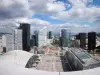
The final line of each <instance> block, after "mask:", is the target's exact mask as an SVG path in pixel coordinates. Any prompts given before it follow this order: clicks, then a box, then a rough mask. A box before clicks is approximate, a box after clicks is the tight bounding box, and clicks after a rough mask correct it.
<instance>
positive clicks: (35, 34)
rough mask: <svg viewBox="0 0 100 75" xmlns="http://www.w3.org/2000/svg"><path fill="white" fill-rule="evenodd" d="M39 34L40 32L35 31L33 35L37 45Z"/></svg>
mask: <svg viewBox="0 0 100 75" xmlns="http://www.w3.org/2000/svg"><path fill="white" fill-rule="evenodd" d="M38 36H39V32H38V31H34V35H33V40H34V46H37V47H38Z"/></svg>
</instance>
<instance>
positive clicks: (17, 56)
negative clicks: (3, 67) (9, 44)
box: [0, 50, 33, 67]
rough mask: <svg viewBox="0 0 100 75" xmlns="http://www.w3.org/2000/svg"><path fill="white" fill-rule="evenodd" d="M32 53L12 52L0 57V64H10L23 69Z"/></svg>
mask: <svg viewBox="0 0 100 75" xmlns="http://www.w3.org/2000/svg"><path fill="white" fill-rule="evenodd" d="M32 55H33V54H32V53H29V52H26V51H22V50H12V51H9V52H7V53H5V54H3V55H0V63H6V62H7V63H12V64H16V65H19V66H22V67H25V66H26V64H27V62H28V60H29V59H30V57H31V56H32Z"/></svg>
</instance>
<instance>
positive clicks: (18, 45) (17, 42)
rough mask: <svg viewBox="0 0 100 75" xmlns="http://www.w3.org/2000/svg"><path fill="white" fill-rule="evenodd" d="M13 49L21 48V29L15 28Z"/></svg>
mask: <svg viewBox="0 0 100 75" xmlns="http://www.w3.org/2000/svg"><path fill="white" fill-rule="evenodd" d="M14 41H15V44H14V49H15V50H22V30H21V29H15V37H14Z"/></svg>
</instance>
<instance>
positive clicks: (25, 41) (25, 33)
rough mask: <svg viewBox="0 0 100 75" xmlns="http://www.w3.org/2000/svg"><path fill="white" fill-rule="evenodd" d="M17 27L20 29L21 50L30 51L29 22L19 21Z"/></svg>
mask: <svg viewBox="0 0 100 75" xmlns="http://www.w3.org/2000/svg"><path fill="white" fill-rule="evenodd" d="M19 28H20V29H22V45H23V50H25V51H30V24H28V23H21V24H20V27H19Z"/></svg>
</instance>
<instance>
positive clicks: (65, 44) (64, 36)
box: [60, 29, 70, 47]
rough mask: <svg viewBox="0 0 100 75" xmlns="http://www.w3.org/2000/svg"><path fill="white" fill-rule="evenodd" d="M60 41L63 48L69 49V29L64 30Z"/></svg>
mask: <svg viewBox="0 0 100 75" xmlns="http://www.w3.org/2000/svg"><path fill="white" fill-rule="evenodd" d="M60 40H61V45H62V46H63V47H68V43H69V40H70V31H69V30H67V29H62V30H61V37H60Z"/></svg>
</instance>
